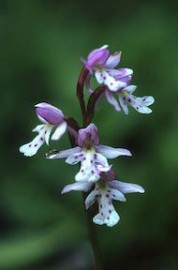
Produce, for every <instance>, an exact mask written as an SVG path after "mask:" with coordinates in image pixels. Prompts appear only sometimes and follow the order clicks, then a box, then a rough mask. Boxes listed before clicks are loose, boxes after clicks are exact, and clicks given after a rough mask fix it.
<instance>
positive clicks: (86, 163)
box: [48, 123, 131, 182]
mask: <svg viewBox="0 0 178 270" xmlns="http://www.w3.org/2000/svg"><path fill="white" fill-rule="evenodd" d="M118 156H131V153H130V151H129V150H127V149H124V148H113V147H110V146H106V145H100V144H99V137H98V131H97V128H96V126H95V125H94V124H93V123H91V124H90V125H88V126H87V127H86V128H83V129H80V130H79V132H78V139H77V146H76V147H73V148H70V149H67V150H64V151H60V152H59V153H57V154H52V155H49V156H48V158H49V159H60V158H66V163H68V164H71V165H74V164H77V163H78V162H80V163H81V166H80V171H79V172H78V173H77V175H76V176H75V180H76V181H89V182H90V181H91V182H96V181H97V180H99V179H100V173H101V172H107V171H109V170H110V168H111V166H110V165H109V164H108V161H107V159H113V158H116V157H118Z"/></svg>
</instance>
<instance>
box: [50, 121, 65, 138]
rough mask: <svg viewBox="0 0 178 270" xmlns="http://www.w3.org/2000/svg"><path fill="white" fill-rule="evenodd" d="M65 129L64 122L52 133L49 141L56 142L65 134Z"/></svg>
mask: <svg viewBox="0 0 178 270" xmlns="http://www.w3.org/2000/svg"><path fill="white" fill-rule="evenodd" d="M66 129H67V123H66V122H62V123H61V124H60V125H59V126H58V127H57V128H56V130H55V132H54V133H53V135H52V136H51V139H52V140H54V141H57V140H59V139H60V138H61V136H62V135H63V134H64V133H65V131H66Z"/></svg>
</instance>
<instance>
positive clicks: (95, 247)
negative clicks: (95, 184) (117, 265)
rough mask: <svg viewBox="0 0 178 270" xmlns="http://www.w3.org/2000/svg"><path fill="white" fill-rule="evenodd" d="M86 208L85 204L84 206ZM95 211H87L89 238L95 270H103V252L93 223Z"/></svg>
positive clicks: (84, 195)
mask: <svg viewBox="0 0 178 270" xmlns="http://www.w3.org/2000/svg"><path fill="white" fill-rule="evenodd" d="M85 199H86V194H85V193H83V201H84V202H85ZM84 207H85V204H84ZM85 211H86V210H85ZM94 212H95V211H94V210H91V209H89V210H87V211H86V217H87V227H88V237H89V239H90V243H91V247H92V251H93V258H94V269H95V270H103V268H102V263H101V252H100V249H99V243H98V238H97V236H96V230H95V224H94V223H93V221H92V218H93V215H94Z"/></svg>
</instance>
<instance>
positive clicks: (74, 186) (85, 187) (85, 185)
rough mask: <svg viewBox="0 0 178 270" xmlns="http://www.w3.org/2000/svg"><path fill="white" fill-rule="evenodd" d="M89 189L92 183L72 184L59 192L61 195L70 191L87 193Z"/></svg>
mask: <svg viewBox="0 0 178 270" xmlns="http://www.w3.org/2000/svg"><path fill="white" fill-rule="evenodd" d="M91 187H92V183H90V182H77V183H73V184H70V185H67V186H65V187H64V188H63V190H62V191H61V193H62V194H64V193H66V192H70V191H72V190H79V191H85V192H87V191H89V190H90V188H91Z"/></svg>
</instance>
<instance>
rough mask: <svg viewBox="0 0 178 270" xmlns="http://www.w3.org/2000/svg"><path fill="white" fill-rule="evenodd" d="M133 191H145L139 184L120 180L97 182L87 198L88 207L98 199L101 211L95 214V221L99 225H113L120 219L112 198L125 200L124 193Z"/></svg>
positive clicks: (86, 204)
mask: <svg viewBox="0 0 178 270" xmlns="http://www.w3.org/2000/svg"><path fill="white" fill-rule="evenodd" d="M133 192H140V193H143V192H144V189H143V188H142V187H141V186H139V185H136V184H131V183H124V182H121V181H118V180H112V181H103V180H100V181H98V182H97V183H96V184H95V189H94V190H93V191H92V192H91V193H90V194H89V195H88V197H87V198H86V200H85V206H86V209H88V208H89V207H90V206H92V205H93V204H94V203H95V201H97V203H98V210H99V213H98V214H97V215H96V216H94V218H93V222H94V223H96V224H98V225H103V224H106V225H107V226H108V227H112V226H114V225H116V224H117V223H118V221H119V219H120V217H119V215H118V213H117V212H116V210H115V208H114V206H113V203H112V200H116V201H121V202H125V201H126V198H125V196H124V194H126V193H133Z"/></svg>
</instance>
